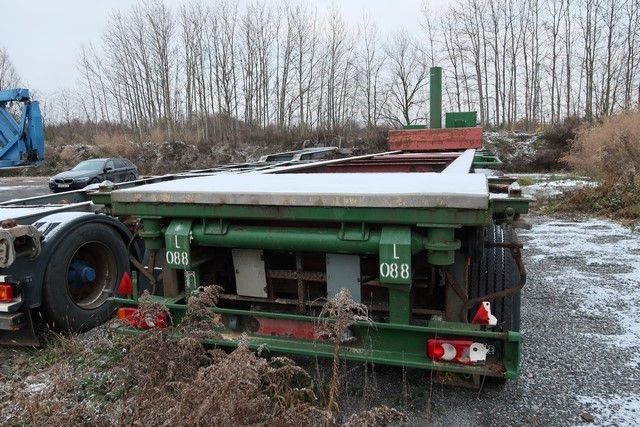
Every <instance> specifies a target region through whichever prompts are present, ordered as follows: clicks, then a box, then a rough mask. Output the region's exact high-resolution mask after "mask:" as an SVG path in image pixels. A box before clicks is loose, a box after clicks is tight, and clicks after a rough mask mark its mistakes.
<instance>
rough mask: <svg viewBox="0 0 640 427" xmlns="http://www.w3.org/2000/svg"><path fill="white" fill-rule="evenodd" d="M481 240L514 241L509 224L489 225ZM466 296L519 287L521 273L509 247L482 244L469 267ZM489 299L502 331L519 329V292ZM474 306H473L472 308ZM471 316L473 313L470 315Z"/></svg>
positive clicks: (494, 241) (489, 241) (477, 295)
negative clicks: (467, 292) (504, 225)
mask: <svg viewBox="0 0 640 427" xmlns="http://www.w3.org/2000/svg"><path fill="white" fill-rule="evenodd" d="M483 234H484V242H486V243H505V242H515V241H517V236H516V232H515V231H514V230H513V228H511V227H502V226H497V225H492V226H489V227H485V229H484V233H483ZM470 276H471V277H470V280H469V297H470V298H476V297H479V296H482V295H489V294H491V293H494V292H498V291H502V290H504V289H509V288H512V287H514V286H518V284H519V283H520V272H519V271H518V266H517V264H516V262H515V260H514V259H513V255H512V254H511V250H510V249H505V248H496V247H485V248H484V249H483V251H482V253H481V254H478V255H477V256H475V257H474V259H473V261H472V263H471V268H470ZM490 302H491V311H492V314H493V315H494V316H496V318H497V319H498V326H501V327H502V330H503V331H520V292H518V293H515V294H512V295H508V296H507V297H504V298H498V299H495V300H492V301H490ZM475 309H477V306H476V307H472V310H475ZM471 315H473V313H472V314H471Z"/></svg>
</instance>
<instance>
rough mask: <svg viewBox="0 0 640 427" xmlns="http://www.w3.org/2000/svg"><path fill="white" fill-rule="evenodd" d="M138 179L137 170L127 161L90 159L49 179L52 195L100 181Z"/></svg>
mask: <svg viewBox="0 0 640 427" xmlns="http://www.w3.org/2000/svg"><path fill="white" fill-rule="evenodd" d="M136 179H138V168H136V167H135V165H134V164H133V163H131V162H130V161H129V160H127V159H121V158H106V159H91V160H85V161H83V162H80V163H78V164H77V165H76V166H75V167H74V168H73V169H71V170H68V171H65V172H60V173H59V174H57V175H54V176H52V177H51V178H50V179H49V188H50V189H51V191H53V192H54V193H56V192H58V191H69V190H76V189H79V188H84V187H86V186H87V185H89V184H97V183H99V182H102V181H111V182H123V181H134V180H136Z"/></svg>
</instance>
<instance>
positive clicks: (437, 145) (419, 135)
mask: <svg viewBox="0 0 640 427" xmlns="http://www.w3.org/2000/svg"><path fill="white" fill-rule="evenodd" d="M389 148H390V149H392V150H408V151H428V150H466V149H468V148H482V128H480V127H475V128H452V129H402V130H390V131H389Z"/></svg>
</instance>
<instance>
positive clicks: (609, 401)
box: [578, 394, 640, 426]
mask: <svg viewBox="0 0 640 427" xmlns="http://www.w3.org/2000/svg"><path fill="white" fill-rule="evenodd" d="M578 401H579V402H580V403H581V404H583V405H584V406H585V410H587V411H588V412H589V413H590V414H591V415H593V416H594V421H593V424H594V425H598V426H600V425H601V426H611V425H618V426H633V425H638V423H639V422H640V394H636V395H631V396H622V395H619V394H614V395H600V396H578Z"/></svg>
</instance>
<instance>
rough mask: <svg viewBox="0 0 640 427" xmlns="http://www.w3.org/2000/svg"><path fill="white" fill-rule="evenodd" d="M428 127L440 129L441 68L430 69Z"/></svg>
mask: <svg viewBox="0 0 640 427" xmlns="http://www.w3.org/2000/svg"><path fill="white" fill-rule="evenodd" d="M429 91H430V95H429V127H430V128H432V129H440V128H442V68H440V67H431V70H430V82H429Z"/></svg>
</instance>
